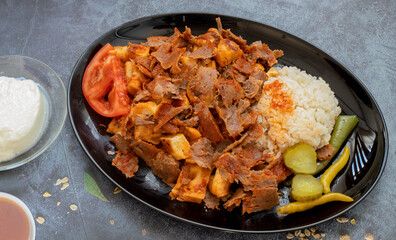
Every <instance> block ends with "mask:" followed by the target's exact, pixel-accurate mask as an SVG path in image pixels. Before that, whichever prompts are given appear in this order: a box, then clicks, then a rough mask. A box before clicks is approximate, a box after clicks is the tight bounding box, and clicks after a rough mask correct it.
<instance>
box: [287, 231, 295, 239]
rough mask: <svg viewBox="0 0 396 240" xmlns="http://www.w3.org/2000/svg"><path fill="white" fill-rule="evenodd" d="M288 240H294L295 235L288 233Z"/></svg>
mask: <svg viewBox="0 0 396 240" xmlns="http://www.w3.org/2000/svg"><path fill="white" fill-rule="evenodd" d="M286 238H287V239H293V238H294V235H293V233H291V232H289V233H287V234H286Z"/></svg>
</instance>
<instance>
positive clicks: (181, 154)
mask: <svg viewBox="0 0 396 240" xmlns="http://www.w3.org/2000/svg"><path fill="white" fill-rule="evenodd" d="M161 141H162V144H163V145H164V146H165V148H166V150H167V151H168V152H169V153H170V154H172V156H173V157H174V158H175V159H176V160H181V159H186V158H188V157H190V155H191V152H190V143H189V142H188V140H187V138H186V137H185V136H184V135H183V134H181V133H179V134H176V135H173V136H166V137H162V138H161Z"/></svg>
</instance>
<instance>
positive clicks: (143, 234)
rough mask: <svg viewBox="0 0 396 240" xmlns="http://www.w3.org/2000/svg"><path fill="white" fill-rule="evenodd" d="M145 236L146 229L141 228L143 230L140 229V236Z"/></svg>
mask: <svg viewBox="0 0 396 240" xmlns="http://www.w3.org/2000/svg"><path fill="white" fill-rule="evenodd" d="M146 234H147V232H146V229H145V228H143V229H142V236H143V237H144V236H146Z"/></svg>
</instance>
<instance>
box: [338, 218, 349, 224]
mask: <svg viewBox="0 0 396 240" xmlns="http://www.w3.org/2000/svg"><path fill="white" fill-rule="evenodd" d="M336 220H337V222H339V223H347V222H349V220H348V218H346V217H338V218H336Z"/></svg>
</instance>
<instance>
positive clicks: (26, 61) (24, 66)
mask: <svg viewBox="0 0 396 240" xmlns="http://www.w3.org/2000/svg"><path fill="white" fill-rule="evenodd" d="M0 76H6V77H14V78H25V79H31V80H33V81H34V82H36V83H37V85H38V87H39V88H40V90H41V92H42V93H43V95H44V98H45V100H46V101H45V102H46V119H45V122H44V126H43V130H42V133H41V136H40V139H39V140H38V141H37V142H36V143H35V144H34V145H33V146H32V147H31V148H30V149H28V150H27V151H25V152H23V153H21V154H20V155H17V156H16V157H14V158H13V159H11V160H8V161H3V162H0V171H1V170H7V169H12V168H15V167H18V166H21V165H23V164H25V163H27V162H29V161H31V160H33V159H35V158H36V157H38V156H39V155H40V154H42V153H43V152H44V151H45V150H46V149H47V148H48V147H49V146H50V145H51V144H52V143H53V142H54V141H55V139H56V138H57V137H58V135H59V133H60V131H61V130H62V127H63V125H64V123H65V119H66V114H67V104H66V103H67V97H66V89H65V86H64V84H63V82H62V80H61V79H60V78H59V76H58V75H57V74H56V72H55V71H54V70H52V69H51V68H50V67H49V66H48V65H46V64H45V63H43V62H41V61H39V60H36V59H33V58H30V57H24V56H0Z"/></svg>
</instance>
